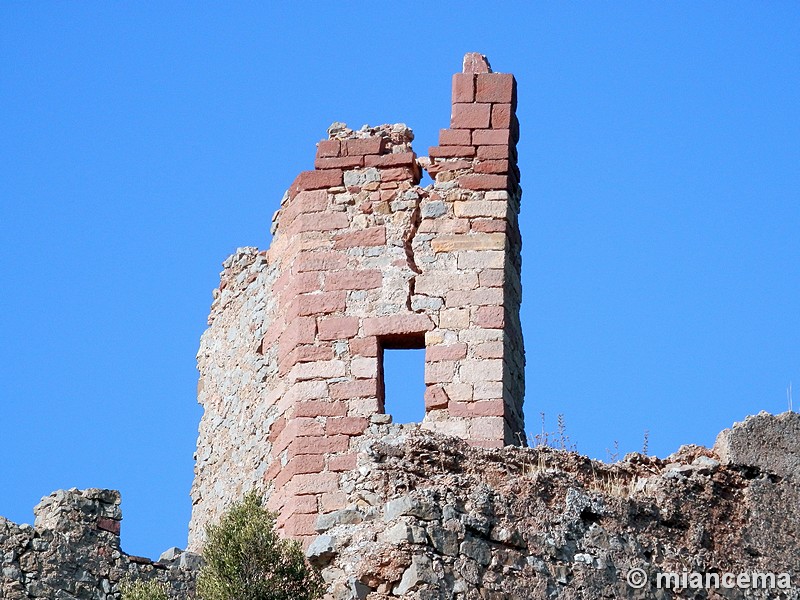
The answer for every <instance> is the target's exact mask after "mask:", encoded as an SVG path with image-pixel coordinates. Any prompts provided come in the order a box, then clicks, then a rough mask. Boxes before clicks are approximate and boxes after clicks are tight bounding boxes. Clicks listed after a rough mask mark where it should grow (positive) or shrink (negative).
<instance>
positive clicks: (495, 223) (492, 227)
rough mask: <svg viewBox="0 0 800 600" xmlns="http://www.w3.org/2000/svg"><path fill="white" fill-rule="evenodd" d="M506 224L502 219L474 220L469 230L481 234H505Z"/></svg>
mask: <svg viewBox="0 0 800 600" xmlns="http://www.w3.org/2000/svg"><path fill="white" fill-rule="evenodd" d="M506 226H507V224H506V222H505V221H504V220H502V219H475V220H474V221H472V224H471V225H470V228H471V229H472V231H479V232H481V233H505V231H506Z"/></svg>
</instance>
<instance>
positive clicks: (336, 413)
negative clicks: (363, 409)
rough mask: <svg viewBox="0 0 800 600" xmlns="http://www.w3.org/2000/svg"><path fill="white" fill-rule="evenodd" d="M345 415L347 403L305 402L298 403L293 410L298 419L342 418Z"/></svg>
mask: <svg viewBox="0 0 800 600" xmlns="http://www.w3.org/2000/svg"><path fill="white" fill-rule="evenodd" d="M346 414H347V403H346V402H336V401H328V400H305V401H302V402H298V403H297V405H296V406H295V409H294V416H295V418H298V417H342V416H344V415H346Z"/></svg>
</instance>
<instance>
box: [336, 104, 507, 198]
mask: <svg viewBox="0 0 800 600" xmlns="http://www.w3.org/2000/svg"><path fill="white" fill-rule="evenodd" d="M491 110H492V105H491V104H459V103H456V104H453V112H452V114H451V116H450V127H451V128H453V129H486V128H487V127H489V122H490V121H491V116H492V112H491ZM323 187H328V186H323Z"/></svg>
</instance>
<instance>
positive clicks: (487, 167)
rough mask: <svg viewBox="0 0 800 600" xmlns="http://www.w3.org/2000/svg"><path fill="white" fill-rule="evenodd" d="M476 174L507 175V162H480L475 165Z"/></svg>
mask: <svg viewBox="0 0 800 600" xmlns="http://www.w3.org/2000/svg"><path fill="white" fill-rule="evenodd" d="M475 172H476V173H495V174H500V173H508V161H507V160H481V161H478V163H476V165H475Z"/></svg>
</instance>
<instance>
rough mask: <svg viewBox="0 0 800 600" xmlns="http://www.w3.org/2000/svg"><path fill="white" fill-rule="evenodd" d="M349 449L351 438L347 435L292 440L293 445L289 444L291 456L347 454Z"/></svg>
mask: <svg viewBox="0 0 800 600" xmlns="http://www.w3.org/2000/svg"><path fill="white" fill-rule="evenodd" d="M349 447H350V438H349V437H348V436H346V435H336V436H328V437H299V438H296V439H294V440H292V443H291V444H289V456H290V457H291V456H296V455H298V454H326V453H328V452H337V453H338V452H346V451H347V449H348V448H349ZM323 491H325V490H323Z"/></svg>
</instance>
